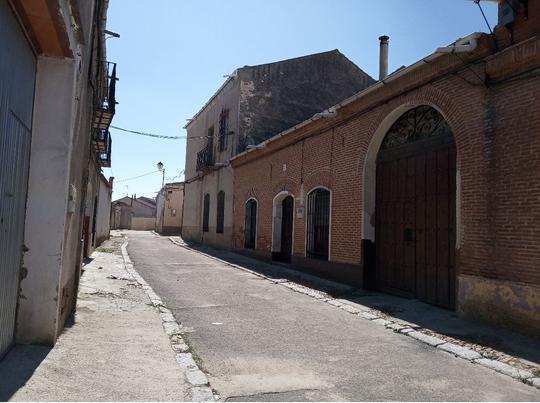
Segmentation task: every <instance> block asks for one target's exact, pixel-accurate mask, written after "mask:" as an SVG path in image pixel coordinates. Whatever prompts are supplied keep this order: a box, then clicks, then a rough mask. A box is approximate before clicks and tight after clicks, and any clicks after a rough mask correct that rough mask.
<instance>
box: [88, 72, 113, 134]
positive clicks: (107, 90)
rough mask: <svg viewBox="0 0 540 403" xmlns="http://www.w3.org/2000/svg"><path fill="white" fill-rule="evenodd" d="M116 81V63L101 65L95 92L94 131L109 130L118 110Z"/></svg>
mask: <svg viewBox="0 0 540 403" xmlns="http://www.w3.org/2000/svg"><path fill="white" fill-rule="evenodd" d="M116 80H117V78H116V63H111V62H102V63H99V65H98V74H97V80H96V87H95V92H94V124H93V126H94V129H105V130H108V129H109V126H110V124H111V122H112V118H113V116H114V112H115V108H116Z"/></svg>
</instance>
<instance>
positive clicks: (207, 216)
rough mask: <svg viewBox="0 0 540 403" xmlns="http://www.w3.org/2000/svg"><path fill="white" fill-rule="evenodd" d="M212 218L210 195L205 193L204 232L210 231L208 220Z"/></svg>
mask: <svg viewBox="0 0 540 403" xmlns="http://www.w3.org/2000/svg"><path fill="white" fill-rule="evenodd" d="M209 220H210V195H209V194H208V193H207V194H205V195H204V206H203V224H202V230H203V232H208V221H209Z"/></svg>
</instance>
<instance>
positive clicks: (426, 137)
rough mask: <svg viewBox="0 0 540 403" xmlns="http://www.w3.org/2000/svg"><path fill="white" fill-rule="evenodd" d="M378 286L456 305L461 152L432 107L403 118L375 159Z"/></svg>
mask: <svg viewBox="0 0 540 403" xmlns="http://www.w3.org/2000/svg"><path fill="white" fill-rule="evenodd" d="M375 216H376V220H375V221H376V223H375V249H376V283H377V287H378V288H379V289H381V290H383V291H387V292H390V293H394V294H398V295H403V296H410V297H416V298H419V299H421V300H423V301H426V302H428V303H431V304H435V305H439V306H443V307H446V308H454V305H455V237H456V147H455V143H454V137H453V135H452V131H451V130H450V127H449V126H448V124H447V123H446V121H445V119H444V118H443V116H442V115H441V114H440V113H439V112H438V111H437V110H435V109H434V108H432V107H429V106H418V107H416V108H414V109H411V110H409V111H408V112H406V113H404V114H403V115H402V116H401V117H400V118H399V119H398V120H397V121H396V122H395V123H394V124H393V125H392V126H391V128H390V129H389V130H388V132H387V134H386V136H385V137H384V139H383V141H382V144H381V147H380V149H379V152H378V155H377V166H376V208H375Z"/></svg>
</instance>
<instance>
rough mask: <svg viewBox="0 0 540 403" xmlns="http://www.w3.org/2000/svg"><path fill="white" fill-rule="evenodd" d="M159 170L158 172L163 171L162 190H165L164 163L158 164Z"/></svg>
mask: <svg viewBox="0 0 540 403" xmlns="http://www.w3.org/2000/svg"><path fill="white" fill-rule="evenodd" d="M157 169H158V171H161V174H162V179H161V188H163V186H165V168H164V166H163V162H161V161H159V162H158V163H157Z"/></svg>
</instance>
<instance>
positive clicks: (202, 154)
mask: <svg viewBox="0 0 540 403" xmlns="http://www.w3.org/2000/svg"><path fill="white" fill-rule="evenodd" d="M213 145H214V142H213V141H209V142H208V144H207V145H206V147H204V148H203V149H202V150H201V151H199V152H198V153H197V171H208V170H210V169H212V167H213V166H214V147H213Z"/></svg>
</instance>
